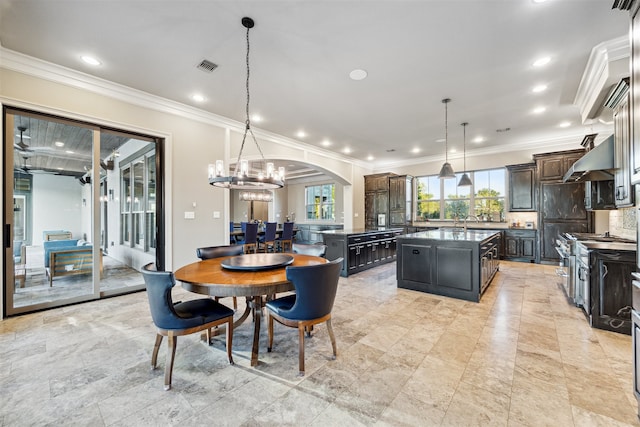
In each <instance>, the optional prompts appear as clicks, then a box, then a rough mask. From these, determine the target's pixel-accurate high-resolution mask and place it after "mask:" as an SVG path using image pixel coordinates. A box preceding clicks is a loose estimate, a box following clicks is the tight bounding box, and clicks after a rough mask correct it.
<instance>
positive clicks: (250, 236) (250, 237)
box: [243, 222, 258, 254]
mask: <svg viewBox="0 0 640 427" xmlns="http://www.w3.org/2000/svg"><path fill="white" fill-rule="evenodd" d="M243 246H244V253H245V254H246V253H249V252H254V253H255V252H258V224H256V223H255V222H249V223H247V226H246V229H245V231H244V243H243Z"/></svg>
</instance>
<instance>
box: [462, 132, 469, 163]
mask: <svg viewBox="0 0 640 427" xmlns="http://www.w3.org/2000/svg"><path fill="white" fill-rule="evenodd" d="M468 124H469V123H467V122H464V123H462V163H463V165H462V167H463V168H464V170H463V172H464V173H467V125H468Z"/></svg>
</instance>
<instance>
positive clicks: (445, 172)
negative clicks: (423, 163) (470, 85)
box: [438, 98, 456, 179]
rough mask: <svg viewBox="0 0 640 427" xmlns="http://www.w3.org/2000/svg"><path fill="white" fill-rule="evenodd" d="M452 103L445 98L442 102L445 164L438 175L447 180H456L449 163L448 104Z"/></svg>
mask: <svg viewBox="0 0 640 427" xmlns="http://www.w3.org/2000/svg"><path fill="white" fill-rule="evenodd" d="M449 102H451V99H449V98H445V99H443V100H442V103H443V104H444V164H443V165H442V168H441V169H440V173H439V174H438V178H440V179H446V178H455V177H456V174H455V173H454V172H453V168H452V167H451V163H449V153H448V151H449V146H448V140H449V131H448V122H447V104H448V103H449Z"/></svg>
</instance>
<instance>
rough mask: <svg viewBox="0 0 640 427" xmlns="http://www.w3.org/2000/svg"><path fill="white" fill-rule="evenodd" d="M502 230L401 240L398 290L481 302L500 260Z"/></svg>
mask: <svg viewBox="0 0 640 427" xmlns="http://www.w3.org/2000/svg"><path fill="white" fill-rule="evenodd" d="M500 241H501V233H500V231H498V230H495V231H494V230H466V231H465V230H463V229H460V230H457V229H438V230H429V231H422V232H418V233H412V234H406V235H403V236H398V237H397V263H396V277H397V280H398V287H399V288H405V289H413V290H416V291H422V292H428V293H432V294H437V295H444V296H448V297H452V298H460V299H464V300H467V301H474V302H479V301H480V297H481V296H482V293H483V292H484V290H485V289H486V288H487V286H489V283H491V280H492V279H493V276H494V275H495V273H496V271H498V260H499V258H500Z"/></svg>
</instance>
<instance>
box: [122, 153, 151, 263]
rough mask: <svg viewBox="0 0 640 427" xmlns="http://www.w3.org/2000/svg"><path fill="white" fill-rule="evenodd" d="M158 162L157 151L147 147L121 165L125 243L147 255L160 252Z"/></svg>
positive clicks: (123, 234) (123, 240) (123, 239)
mask: <svg viewBox="0 0 640 427" xmlns="http://www.w3.org/2000/svg"><path fill="white" fill-rule="evenodd" d="M147 147H153V145H152V144H150V143H147ZM155 162H156V155H155V150H149V148H146V149H143V150H142V152H137V153H135V154H134V155H132V156H131V157H128V158H127V159H125V160H124V161H123V162H121V163H120V170H121V174H120V194H121V195H122V197H121V199H120V209H121V210H120V218H121V222H120V235H121V243H122V244H123V245H126V246H129V247H134V248H138V249H142V250H144V251H145V252H148V251H153V250H155V249H156V241H155V236H156V230H155V228H156V186H155V182H156V181H155V169H156V166H155V165H156V163H155Z"/></svg>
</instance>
